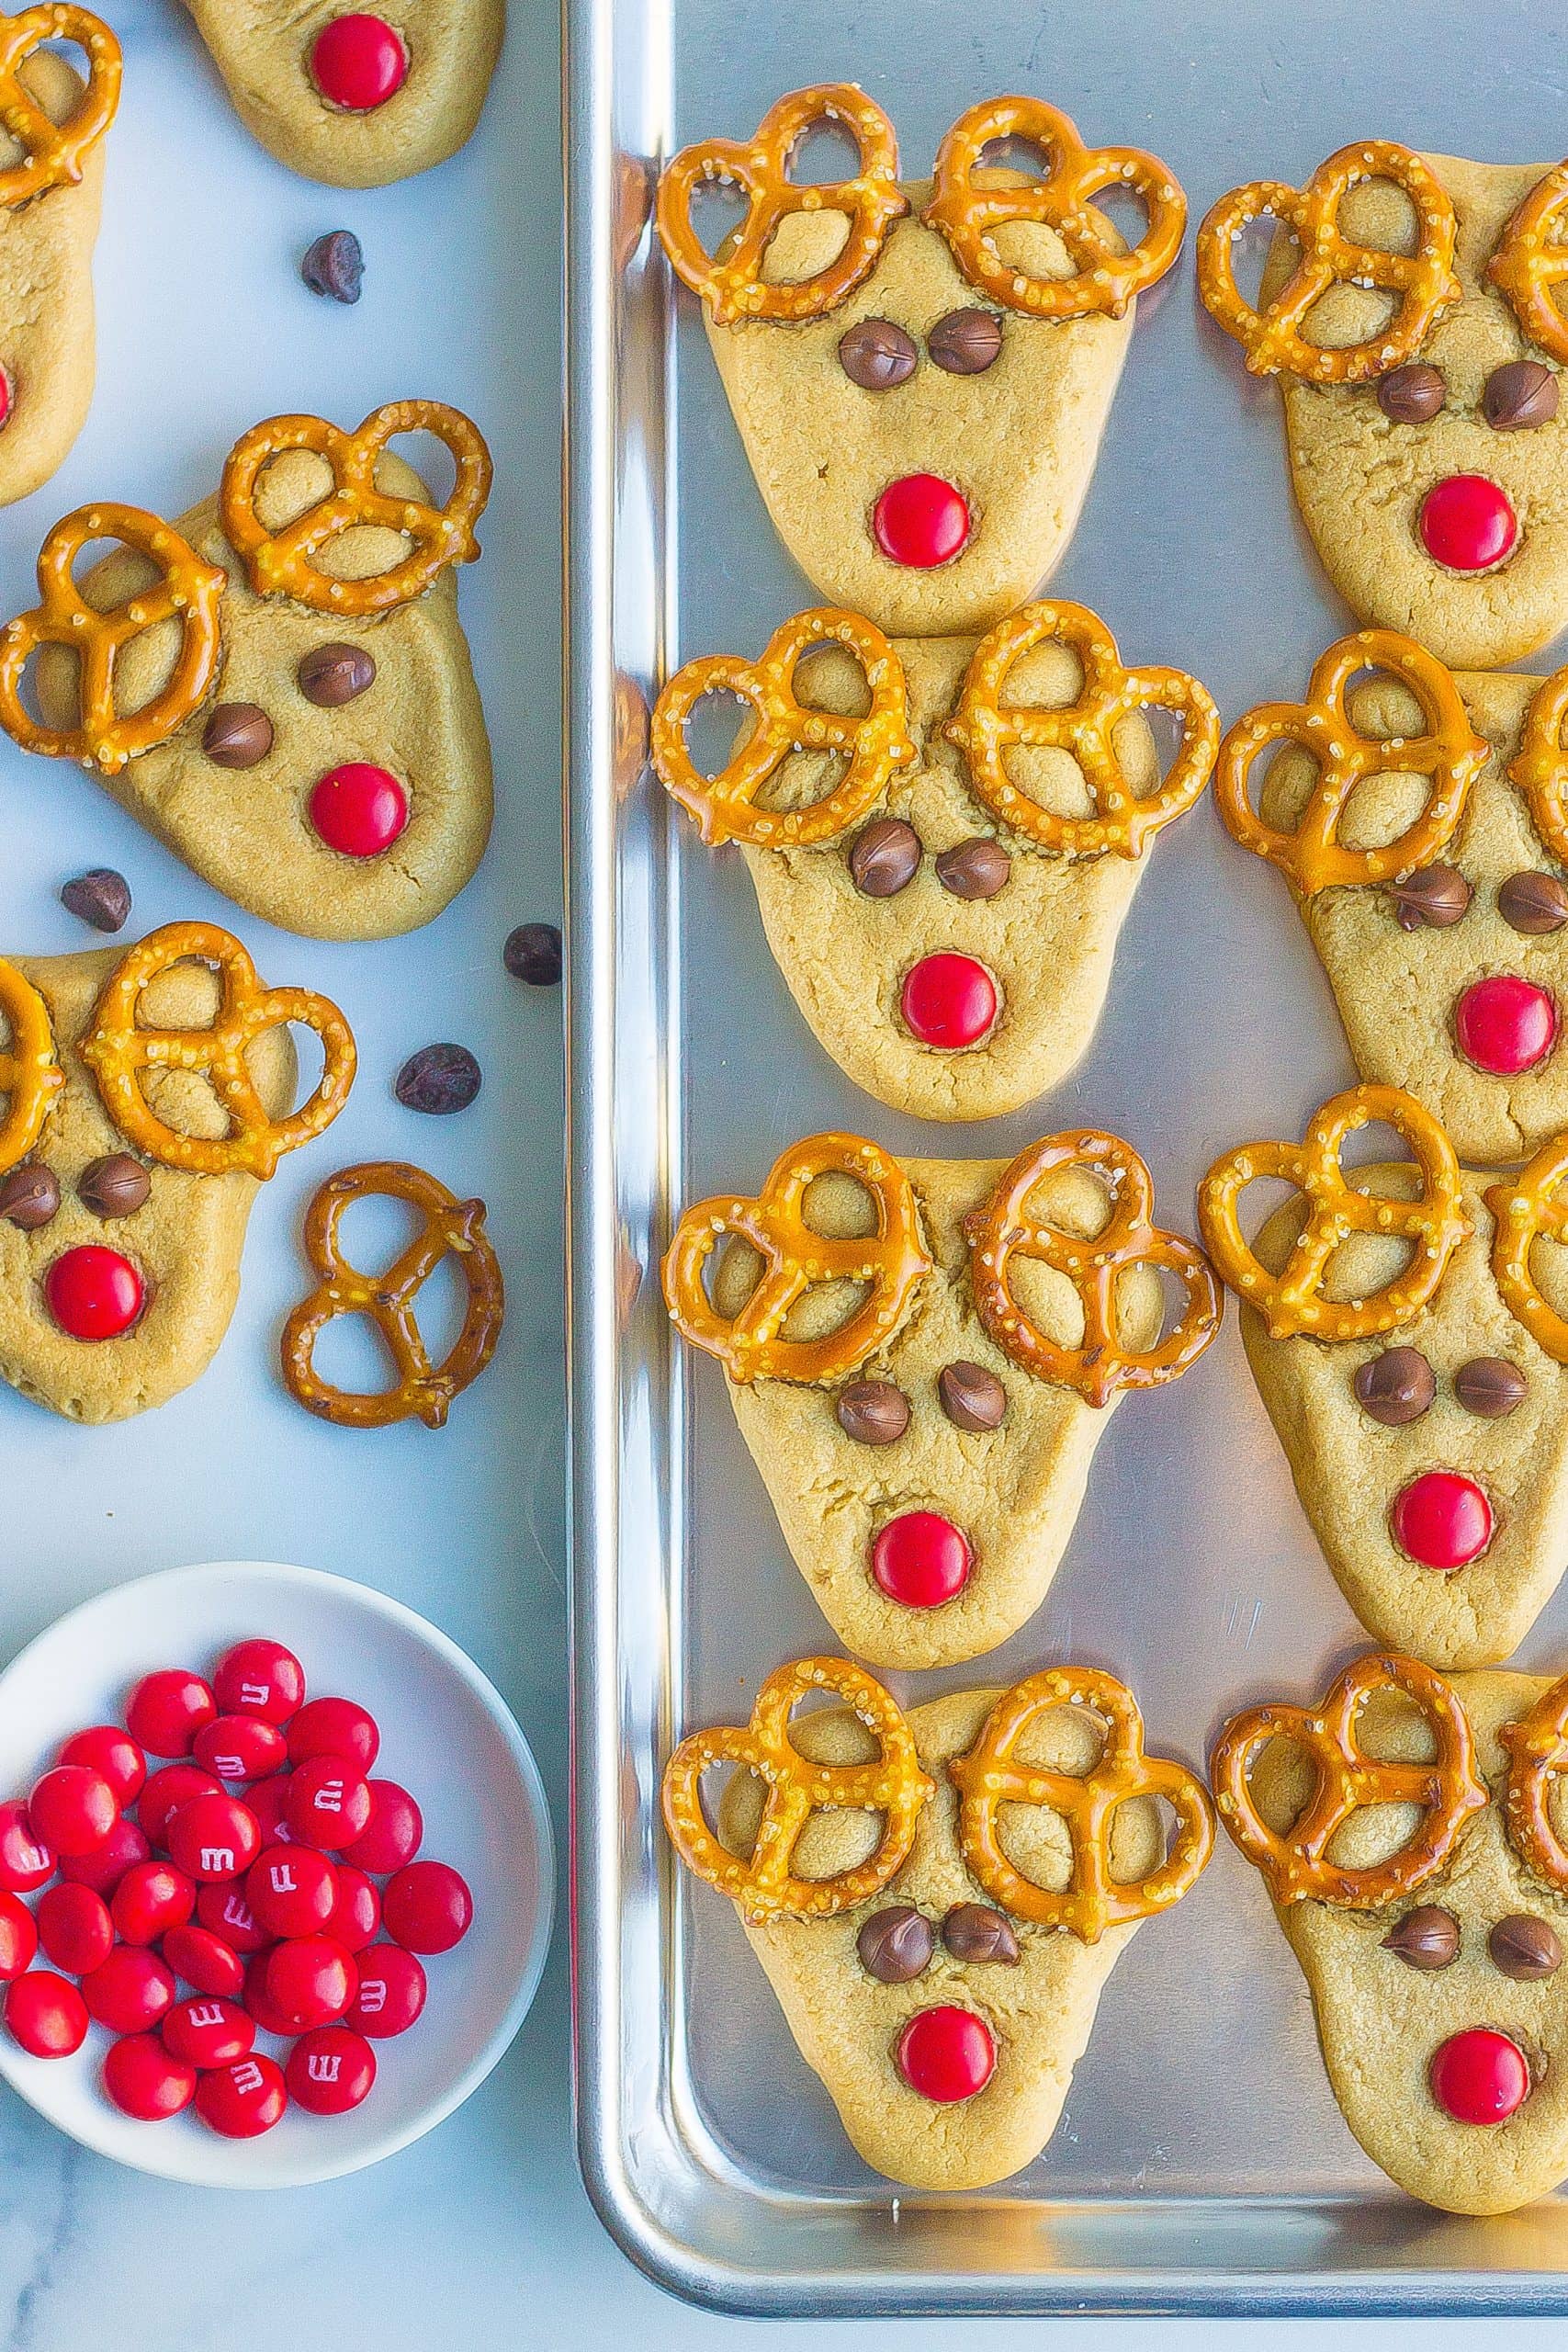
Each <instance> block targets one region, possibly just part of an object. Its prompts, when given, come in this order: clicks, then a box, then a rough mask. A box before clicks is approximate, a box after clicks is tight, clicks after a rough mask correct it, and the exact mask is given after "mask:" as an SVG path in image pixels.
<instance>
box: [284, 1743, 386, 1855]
mask: <svg viewBox="0 0 1568 2352" xmlns="http://www.w3.org/2000/svg"><path fill="white" fill-rule="evenodd" d="M285 1818H286V1819H287V1821H288V1826H289V1828H290V1829H291V1830H292V1831H293V1833H294V1835H295V1837H296V1838H301V1839H303V1841H304V1843H305V1844H306V1845H307V1846H320V1847H321V1848H323V1849H326V1850H327V1851H329V1852H333V1853H335V1852H336V1851H337V1850H338V1849H339V1848H340V1847H343V1846H352V1845H353V1843H354V1841H355V1838H363V1837H364V1835H365V1832H366V1830H367V1828H368V1827H369V1826H370V1790H369V1786H368V1783H367V1781H363V1780H362V1779H361V1778H360V1776H359V1774H358V1773H357V1772H356V1771H355V1770H354V1768H353V1766H352V1765H349V1764H345V1763H344V1761H343V1759H342V1758H340V1757H336V1756H312V1757H310V1758H309V1759H308V1761H307V1762H305V1763H303V1764H301V1765H299V1767H298V1769H297V1770H295V1771H294V1772H292V1773H291V1774H290V1775H289V1781H288V1800H287V1804H286V1807H285Z"/></svg>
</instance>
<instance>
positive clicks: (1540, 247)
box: [1486, 163, 1568, 360]
mask: <svg viewBox="0 0 1568 2352" xmlns="http://www.w3.org/2000/svg"><path fill="white" fill-rule="evenodd" d="M1565 225H1568V163H1565V164H1557V165H1556V166H1555V167H1554V169H1552V170H1551V171H1550V172H1547V173H1545V174H1543V175H1542V176H1541V177H1540V179H1539V180H1537V182H1536V184H1535V186H1534V187H1532V188H1531V190H1530V192H1529V195H1528V196H1527V197H1526V198H1525V200H1524V202H1523V203H1522V204H1521V205H1520V206H1519V208H1518V209H1517V212H1515V214H1514V215H1513V217H1512V219H1511V220H1509V222H1508V225H1507V227H1506V229H1505V230H1504V232H1503V234H1502V237H1501V239H1500V240H1499V242H1498V246H1497V250H1496V252H1495V254H1493V256H1492V258H1491V260H1490V261H1489V262H1488V263H1487V265H1486V275H1487V277H1489V278H1490V279H1491V280H1492V283H1493V284H1494V286H1496V287H1498V288H1501V290H1502V292H1503V293H1504V294H1505V295H1506V298H1507V300H1508V303H1509V306H1510V308H1511V309H1512V311H1513V313H1514V316H1515V317H1516V318H1517V320H1518V322H1519V324H1520V326H1521V327H1523V329H1524V331H1525V333H1526V334H1528V335H1529V339H1530V341H1531V342H1532V343H1533V344H1535V345H1537V346H1538V347H1539V348H1540V350H1542V351H1544V352H1546V353H1547V354H1548V355H1549V356H1551V358H1553V359H1563V360H1568V318H1564V316H1563V314H1562V311H1561V310H1560V309H1559V307H1558V304H1557V301H1556V299H1555V295H1556V289H1557V288H1558V287H1560V286H1561V285H1562V282H1563V280H1564V279H1565V278H1568V245H1565V244H1563V243H1561V235H1562V229H1563V228H1564V226H1565Z"/></svg>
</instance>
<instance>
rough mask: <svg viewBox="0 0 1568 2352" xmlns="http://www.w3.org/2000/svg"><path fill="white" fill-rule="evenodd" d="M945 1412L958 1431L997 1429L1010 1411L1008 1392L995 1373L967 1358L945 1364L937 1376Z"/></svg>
mask: <svg viewBox="0 0 1568 2352" xmlns="http://www.w3.org/2000/svg"><path fill="white" fill-rule="evenodd" d="M936 1393H937V1395H938V1396H939V1397H941V1398H942V1411H943V1412H944V1413H945V1414H946V1415H947V1418H948V1419H949V1420H950V1421H951V1422H952V1423H953V1427H954V1428H955V1429H960V1430H994V1429H995V1428H996V1426H997V1424H998V1421H1000V1420H1001V1419H1002V1417H1003V1415H1004V1414H1005V1413H1006V1411H1007V1408H1008V1393H1007V1390H1006V1389H1005V1388H1004V1387H1003V1386H1002V1384H1001V1382H1000V1381H999V1380H998V1378H997V1375H996V1374H995V1373H994V1372H987V1369H986V1367H985V1365H984V1364H983V1363H968V1362H966V1361H964V1359H962V1358H961V1359H960V1361H959V1362H958V1363H944V1364H943V1365H942V1370H941V1371H940V1372H939V1373H938V1374H937V1376H936Z"/></svg>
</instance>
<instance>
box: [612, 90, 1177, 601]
mask: <svg viewBox="0 0 1568 2352" xmlns="http://www.w3.org/2000/svg"><path fill="white" fill-rule="evenodd" d="M825 127H832V128H833V129H835V130H838V131H839V132H840V133H842V134H845V135H847V137H848V138H849V139H850V140H851V141H852V142H853V144H854V147H855V149H856V151H857V162H856V165H855V169H854V172H853V174H852V176H850V177H848V178H842V179H838V180H833V181H829V182H813V183H810V184H802V183H797V182H795V180H793V179H792V178H791V176H790V166H791V163H792V159H793V158H794V157H795V154H796V152H797V151H798V150H799V148H800V147H801V146H802V144H803V143H804V142H805V141H806V140H807V138H808V136H809V135H810V134H811V132H812V131H813V130H822V129H824V128H825ZM998 149H1002V150H1006V151H1007V152H1009V153H1017V152H1018V151H1020V150H1024V151H1027V152H1028V153H1032V154H1033V155H1034V156H1036V157H1037V158H1038V159H1039V161H1040V164H1041V167H1042V168H1041V171H1040V172H1039V173H1037V174H1035V175H1031V174H1030V173H1028V172H1027V171H1024V170H1021V169H1010V168H1001V169H998V168H993V166H992V163H991V160H990V159H991V158H992V156H993V154H994V153H996V152H997V151H998ZM711 182H718V183H720V184H722V185H724V186H727V187H731V188H734V189H737V190H739V193H740V195H741V197H742V198H743V199H744V202H745V208H746V209H745V219H744V220H743V222H742V224H741V226H740V228H739V231H738V232H736V233H735V234H734V235H733V236H731V237H730V238H728V239H727V240H726V242H725V243H722V244H721V245H720V246H719V248H718V250H717V252H716V254H710V253H709V252H708V251H707V249H706V247H705V243H703V239H702V236H701V234H700V233H699V227H698V224H697V222H696V221H695V220H694V213H693V199H694V197H695V196H696V195H697V194H698V192H699V191H700V190H701V189H702V188H703V187H705V185H707V184H708V183H711ZM1108 189H1115V190H1117V191H1119V192H1123V193H1131V194H1132V195H1134V196H1135V197H1136V198H1138V200H1139V202H1140V204H1141V207H1142V209H1143V210H1144V213H1145V220H1146V225H1145V229H1144V231H1143V233H1142V235H1141V237H1140V238H1139V241H1138V243H1136V244H1135V245H1134V246H1133V247H1132V248H1131V249H1129V247H1128V246H1127V245H1126V243H1124V241H1123V240H1122V237H1121V236H1120V235H1119V233H1118V232H1117V230H1116V228H1115V226H1114V224H1113V223H1112V221H1111V220H1110V219H1109V218H1108V216H1107V215H1106V213H1105V212H1104V211H1103V209H1100V206H1099V205H1098V204H1097V202H1096V198H1099V197H1100V196H1102V195H1103V194H1104V193H1105V192H1106V191H1107V190H1108ZM657 217H658V225H659V232H660V238H661V240H662V242H663V245H664V250H665V252H666V254H668V255H669V257H670V261H671V266H672V267H673V268H674V270H675V271H676V274H677V275H678V276H679V277H681V278H682V280H683V281H684V282H685V284H686V285H687V286H689V287H690V288H692V289H693V290H694V292H695V293H696V294H698V295H699V296H700V297H701V299H702V301H703V307H704V314H705V321H706V325H707V332H708V340H709V343H710V345H712V349H713V354H714V357H715V359H716V363H717V366H718V370H719V374H720V377H721V378H722V379H723V382H724V387H725V390H726V391H727V393H728V397H729V404H730V407H731V409H732V410H733V412H734V415H735V420H736V424H738V426H739V431H740V436H741V439H742V441H743V442H744V444H745V447H746V453H747V456H748V458H750V463H751V469H752V471H753V473H754V474H755V476H756V479H757V483H758V487H759V488H760V490H761V493H762V497H763V499H764V501H765V502H766V504H767V508H768V512H769V514H770V515H772V517H773V522H774V525H775V526H776V527H777V529H778V531H779V534H780V536H781V537H782V538H783V539H784V544H785V546H786V547H787V548H788V549H789V551H790V553H791V555H792V556H793V557H794V558H795V561H796V562H797V563H798V564H799V566H800V568H801V570H802V571H804V572H805V573H806V575H807V578H808V579H809V580H810V581H811V582H813V584H814V585H815V587H816V588H817V589H818V591H819V593H820V594H822V595H824V596H825V597H828V598H829V599H831V600H832V602H834V603H835V604H843V605H850V606H852V608H853V609H854V610H855V611H857V612H863V613H867V614H869V615H870V616H872V618H873V619H874V620H875V621H876V622H877V624H878V625H879V626H880V627H881V628H886V629H888V630H891V631H894V632H896V633H897V634H899V635H905V636H918V637H925V636H932V635H938V634H942V633H945V632H948V631H951V630H959V629H967V630H974V629H982V628H988V627H989V626H990V624H991V623H992V622H993V621H997V620H999V619H1000V618H1001V617H1002V616H1003V614H1005V613H1008V612H1010V611H1011V609H1012V608H1013V606H1014V605H1018V604H1021V602H1022V601H1023V599H1024V598H1025V597H1026V596H1028V595H1029V594H1032V591H1033V590H1034V589H1035V588H1037V587H1038V585H1039V584H1040V582H1042V581H1043V579H1044V578H1045V577H1046V576H1047V574H1048V573H1049V572H1050V571H1051V570H1052V568H1053V567H1054V565H1055V562H1056V560H1057V559H1058V558H1059V557H1060V555H1061V553H1062V551H1063V549H1064V548H1065V547H1066V543H1067V541H1068V539H1069V538H1070V537H1071V536H1072V532H1073V528H1074V526H1075V524H1076V523H1077V515H1078V510H1079V508H1080V506H1081V505H1082V503H1083V499H1084V494H1085V492H1086V491H1087V490H1088V488H1089V477H1090V474H1091V473H1092V471H1093V469H1094V460H1095V453H1096V450H1097V448H1098V447H1099V443H1100V434H1101V432H1102V431H1103V429H1104V424H1105V420H1106V416H1107V413H1108V412H1109V410H1110V407H1111V399H1112V396H1113V394H1114V392H1115V390H1116V381H1117V378H1118V377H1119V375H1120V374H1121V370H1122V360H1123V359H1124V357H1125V356H1126V350H1127V345H1128V343H1129V341H1130V339H1131V336H1132V332H1133V322H1134V314H1135V309H1136V297H1137V296H1138V294H1139V293H1140V292H1142V291H1143V290H1144V289H1145V288H1148V287H1150V286H1152V285H1154V284H1155V283H1156V281H1157V280H1158V279H1159V278H1160V277H1163V276H1164V275H1165V273H1166V271H1167V270H1168V269H1169V267H1170V266H1171V265H1172V263H1173V262H1174V261H1175V259H1176V256H1177V254H1178V251H1179V247H1180V243H1181V237H1182V232H1183V230H1184V228H1185V225H1186V218H1187V208H1186V201H1185V199H1184V198H1183V196H1182V194H1181V191H1180V189H1179V187H1177V185H1176V183H1175V181H1174V180H1173V179H1172V178H1171V175H1170V174H1169V172H1168V170H1167V169H1166V167H1165V165H1164V164H1162V163H1160V162H1159V161H1158V160H1157V159H1156V157H1154V156H1152V155H1145V154H1143V153H1139V152H1138V151H1137V150H1136V149H1134V148H1126V147H1097V148H1089V149H1086V148H1085V147H1084V145H1083V144H1082V142H1081V141H1080V140H1079V138H1078V134H1077V130H1076V129H1075V127H1074V125H1073V124H1072V123H1071V122H1070V121H1069V120H1068V119H1067V117H1066V115H1065V114H1063V113H1062V112H1061V111H1060V110H1059V109H1058V108H1056V107H1051V106H1047V105H1046V104H1044V102H1043V100H1041V99H1038V98H1021V97H998V98H991V99H987V100H986V101H985V102H983V103H982V104H980V105H978V106H975V107H970V108H969V109H968V111H967V112H966V113H965V114H964V115H963V116H961V117H960V119H958V121H957V122H955V123H954V124H953V128H952V130H949V131H948V133H947V135H946V137H945V138H944V139H943V141H942V146H941V149H940V151H939V153H938V155H937V160H936V175H935V177H934V179H933V180H931V181H926V182H911V183H903V182H900V180H899V177H898V150H897V138H896V136H895V132H894V129H893V125H892V123H891V122H890V121H889V120H888V119H887V117H886V114H884V112H883V110H882V108H881V107H879V106H878V105H877V104H876V102H875V100H874V99H873V98H871V97H868V96H866V94H865V92H864V91H863V90H860V89H857V88H856V87H855V86H854V85H852V84H849V83H834V84H829V85H822V86H819V87H817V88H814V89H807V90H797V91H795V92H793V93H792V94H791V95H790V96H787V97H784V98H781V99H780V100H779V101H778V102H777V104H776V105H775V106H773V107H771V108H770V109H769V111H768V113H767V115H766V116H765V117H764V119H763V120H762V122H761V126H760V127H759V129H758V130H757V132H756V135H755V137H754V138H752V139H750V140H730V139H707V140H704V141H701V142H700V143H699V144H697V145H695V146H692V147H687V148H684V149H682V152H681V153H680V154H678V155H677V156H676V157H675V158H674V160H673V161H672V162H671V164H668V165H667V167H666V169H665V171H664V173H663V175H662V177H661V179H660V184H659V194H658V213H657Z"/></svg>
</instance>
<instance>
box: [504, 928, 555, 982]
mask: <svg viewBox="0 0 1568 2352" xmlns="http://www.w3.org/2000/svg"><path fill="white" fill-rule="evenodd" d="M501 956H502V962H503V963H504V965H505V966H506V968H507V970H508V971H509V972H510V973H511V975H512V977H513V979H514V980H526V981H527V983H528V986H529V987H530V988H531V989H558V988H559V986H560V976H561V945H560V933H559V932H558V930H557V929H556V927H555V925H554V923H553V922H520V923H519V924H518V926H517V928H516V930H515V931H509V932H508V933H507V934H506V944H505V946H504V947H503V948H502V951H501Z"/></svg>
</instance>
